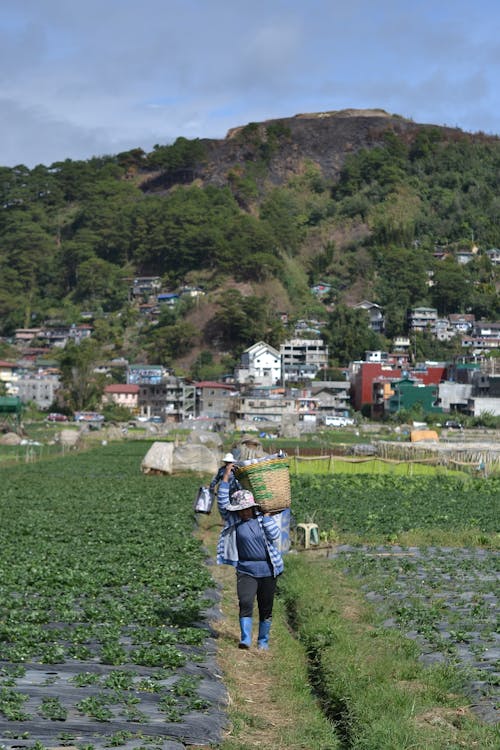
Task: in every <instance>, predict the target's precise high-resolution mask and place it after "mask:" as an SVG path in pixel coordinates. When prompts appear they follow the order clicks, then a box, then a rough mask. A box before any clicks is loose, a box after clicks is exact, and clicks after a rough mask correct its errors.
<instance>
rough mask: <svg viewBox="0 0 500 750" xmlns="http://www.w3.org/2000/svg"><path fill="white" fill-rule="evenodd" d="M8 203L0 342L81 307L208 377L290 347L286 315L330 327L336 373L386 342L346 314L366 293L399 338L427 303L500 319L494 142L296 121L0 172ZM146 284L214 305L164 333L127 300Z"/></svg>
mask: <svg viewBox="0 0 500 750" xmlns="http://www.w3.org/2000/svg"><path fill="white" fill-rule="evenodd" d="M0 193H1V204H0V205H1V211H0V328H1V330H0V335H2V336H4V337H8V336H9V335H11V334H12V333H13V331H14V330H15V329H16V328H18V327H23V326H24V327H28V326H36V325H39V324H41V323H43V322H44V321H47V320H48V319H49V320H57V321H63V322H66V323H70V322H80V321H81V313H82V312H86V313H91V314H92V316H93V320H94V326H95V341H96V343H97V344H102V345H106V347H107V350H108V351H112V352H113V353H114V354H115V355H118V354H124V355H126V356H129V357H132V358H137V357H140V358H142V359H149V360H150V361H157V362H162V363H164V364H167V365H176V364H179V363H181V364H182V366H184V367H186V366H189V367H190V368H192V369H193V371H196V368H198V371H199V369H200V363H201V364H203V363H205V365H211V364H212V363H214V364H215V365H216V364H217V362H220V361H221V358H222V359H223V358H224V356H226V359H225V360H224V359H223V365H221V366H225V365H228V364H230V358H231V357H234V356H236V355H237V354H238V353H239V352H240V351H241V349H242V348H244V347H245V346H247V345H249V344H250V343H253V342H254V341H255V340H256V339H258V338H265V339H266V340H267V341H268V342H269V343H272V344H278V343H279V341H280V340H281V339H282V338H283V337H284V336H285V335H286V332H285V330H284V329H283V326H282V323H281V319H280V317H279V316H278V314H277V313H279V312H286V313H288V315H289V317H290V318H291V319H292V320H293V319H294V318H298V317H304V316H307V317H316V318H318V317H319V318H320V319H323V320H326V322H327V325H326V327H325V337H326V338H327V339H328V343H329V344H330V346H331V347H332V354H333V356H334V357H335V358H336V359H337V360H338V361H339V362H342V361H343V360H345V359H346V358H349V357H350V356H353V355H354V356H356V355H357V354H358V353H359V351H362V350H363V349H364V348H373V347H375V346H377V345H381V346H383V345H387V342H386V341H383V340H381V339H380V337H379V336H377V335H376V334H373V333H372V332H371V331H369V330H368V328H367V327H363V326H362V327H361V329H362V330H361V333H360V331H359V329H358V328H357V326H356V323H357V322H358V321H363V320H364V318H363V316H364V315H365V313H364V311H362V310H353V309H352V308H351V307H349V305H350V304H353V303H355V302H359V301H361V300H362V299H369V300H371V301H372V302H376V303H378V304H380V305H381V306H382V307H383V308H384V310H385V314H386V325H387V329H386V335H387V337H389V338H391V337H393V336H395V335H398V334H401V333H404V332H405V327H406V320H407V310H408V308H409V307H411V306H414V305H432V306H435V307H437V308H438V310H439V311H440V312H441V313H443V314H446V313H450V312H472V313H474V314H475V315H476V317H477V318H487V319H498V318H500V301H499V295H498V281H499V272H498V266H496V267H495V266H493V265H492V263H491V261H490V259H489V257H488V255H487V254H486V251H487V250H488V249H492V248H497V247H500V236H499V235H500V140H499V139H498V138H496V137H488V136H485V135H484V134H474V135H472V134H466V133H463V132H461V131H459V130H454V129H450V128H442V127H437V126H431V125H418V124H416V123H413V122H410V121H408V120H405V119H403V118H401V117H397V116H390V115H388V114H387V113H385V112H382V111H378V110H374V111H367V112H364V111H359V112H358V111H346V112H340V113H323V114H321V115H300V116H297V117H295V118H288V119H284V120H277V121H269V122H265V123H251V124H249V125H246V126H245V127H242V128H237V129H235V130H233V131H231V132H230V133H229V134H228V136H227V137H226V138H225V139H224V140H220V141H218V140H208V139H206V140H205V139H202V140H193V141H189V140H187V139H185V138H179V139H177V141H176V142H175V143H174V144H172V145H167V146H165V145H163V146H162V145H158V146H155V148H154V149H153V151H152V152H150V153H145V152H143V151H142V150H140V149H134V150H132V151H129V152H126V153H120V154H116V155H109V156H103V157H96V158H93V159H90V160H88V161H71V160H68V159H67V160H64V161H60V162H56V163H54V164H52V165H50V166H44V165H39V166H37V167H35V168H34V169H31V170H30V169H27V168H26V167H24V166H22V165H20V166H18V167H15V168H1V169H0ZM471 248H474V251H475V254H474V257H473V258H472V260H470V262H468V263H467V264H460V263H459V262H458V261H457V253H458V252H459V251H462V250H467V249H469V250H470V249H471ZM140 275H158V276H161V278H162V289H163V290H164V291H175V290H176V289H178V288H179V286H181V285H183V284H191V285H197V286H200V287H201V288H202V289H203V290H204V291H205V292H206V294H205V296H204V297H203V298H202V300H201V301H198V302H197V304H196V305H194V303H193V302H190V303H184V302H183V303H181V304H179V305H178V306H177V308H176V309H175V310H170V309H168V310H165V311H164V312H163V313H162V314H161V315H160V319H159V321H157V322H155V323H154V324H153V323H152V322H151V321H148V320H147V319H143V318H141V317H140V314H139V311H138V309H137V305H133V304H131V301H130V294H129V289H130V285H131V280H132V279H133V278H134V277H136V276H140ZM318 281H322V282H325V283H327V284H328V285H329V286H330V292H329V294H328V295H327V296H326V297H325V298H324V299H322V301H319V300H318V299H317V298H315V297H314V296H313V295H312V293H311V291H310V289H311V287H312V286H313V285H314V284H315V283H317V282H318ZM424 344H425V342H423V343H422V346H423V347H424V348H425V346H424ZM429 347H430V349H432V347H431V345H430V344H429ZM430 349H429V351H430ZM228 355H229V358H228ZM216 369H217V367H216V366H215V370H216ZM195 374H196V373H195Z"/></svg>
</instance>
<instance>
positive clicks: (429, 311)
mask: <svg viewBox="0 0 500 750" xmlns="http://www.w3.org/2000/svg"><path fill="white" fill-rule="evenodd" d="M437 318H438V313H437V310H436V308H434V307H414V308H412V309H411V310H410V312H409V315H408V325H409V327H410V330H411V331H412V332H413V333H416V332H422V331H428V330H431V329H433V328H434V326H435V325H436V321H437Z"/></svg>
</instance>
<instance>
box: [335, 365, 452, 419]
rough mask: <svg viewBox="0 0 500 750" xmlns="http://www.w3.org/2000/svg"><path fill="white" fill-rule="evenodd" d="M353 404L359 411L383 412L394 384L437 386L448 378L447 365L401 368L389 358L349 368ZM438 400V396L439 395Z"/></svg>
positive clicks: (401, 366)
mask: <svg viewBox="0 0 500 750" xmlns="http://www.w3.org/2000/svg"><path fill="white" fill-rule="evenodd" d="M350 372H351V375H350V380H351V400H352V404H353V406H354V408H355V409H356V411H361V410H362V409H363V407H364V408H365V409H367V410H368V411H370V412H371V411H372V407H375V409H374V410H375V412H377V413H379V412H380V407H382V405H383V404H384V403H385V400H386V399H387V397H388V395H389V391H390V390H391V388H392V386H391V383H393V382H395V381H397V380H401V379H403V378H410V379H413V380H417V381H418V382H419V383H421V384H422V385H436V386H437V385H438V384H439V383H441V382H442V381H443V380H445V378H446V375H447V369H446V365H444V364H443V363H438V362H424V363H423V364H419V365H416V366H415V367H413V368H408V367H407V366H406V365H400V364H398V363H397V360H395V359H394V358H390V359H389V360H387V362H385V363H384V362H355V363H351V366H350ZM436 398H437V395H436Z"/></svg>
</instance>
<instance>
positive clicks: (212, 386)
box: [195, 380, 238, 419]
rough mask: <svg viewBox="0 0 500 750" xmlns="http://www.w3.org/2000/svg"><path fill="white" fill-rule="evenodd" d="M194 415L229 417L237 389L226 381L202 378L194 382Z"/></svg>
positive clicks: (218, 417) (215, 417) (217, 417)
mask: <svg viewBox="0 0 500 750" xmlns="http://www.w3.org/2000/svg"><path fill="white" fill-rule="evenodd" d="M195 388H196V416H198V417H211V418H213V419H229V417H230V414H231V411H232V403H233V398H234V396H235V395H237V394H238V391H237V390H235V388H234V386H232V385H230V384H227V383H217V382H214V381H211V380H203V381H200V382H199V383H195Z"/></svg>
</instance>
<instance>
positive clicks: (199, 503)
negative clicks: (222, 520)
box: [194, 487, 214, 514]
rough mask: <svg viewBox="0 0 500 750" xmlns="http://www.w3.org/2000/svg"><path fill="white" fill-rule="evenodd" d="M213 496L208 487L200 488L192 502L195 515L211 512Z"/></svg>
mask: <svg viewBox="0 0 500 750" xmlns="http://www.w3.org/2000/svg"><path fill="white" fill-rule="evenodd" d="M213 501H214V498H213V495H212V494H211V493H210V489H209V488H208V487H200V489H199V490H198V494H197V495H196V500H195V501H194V512H195V513H207V514H208V513H210V512H211V511H212V503H213Z"/></svg>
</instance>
